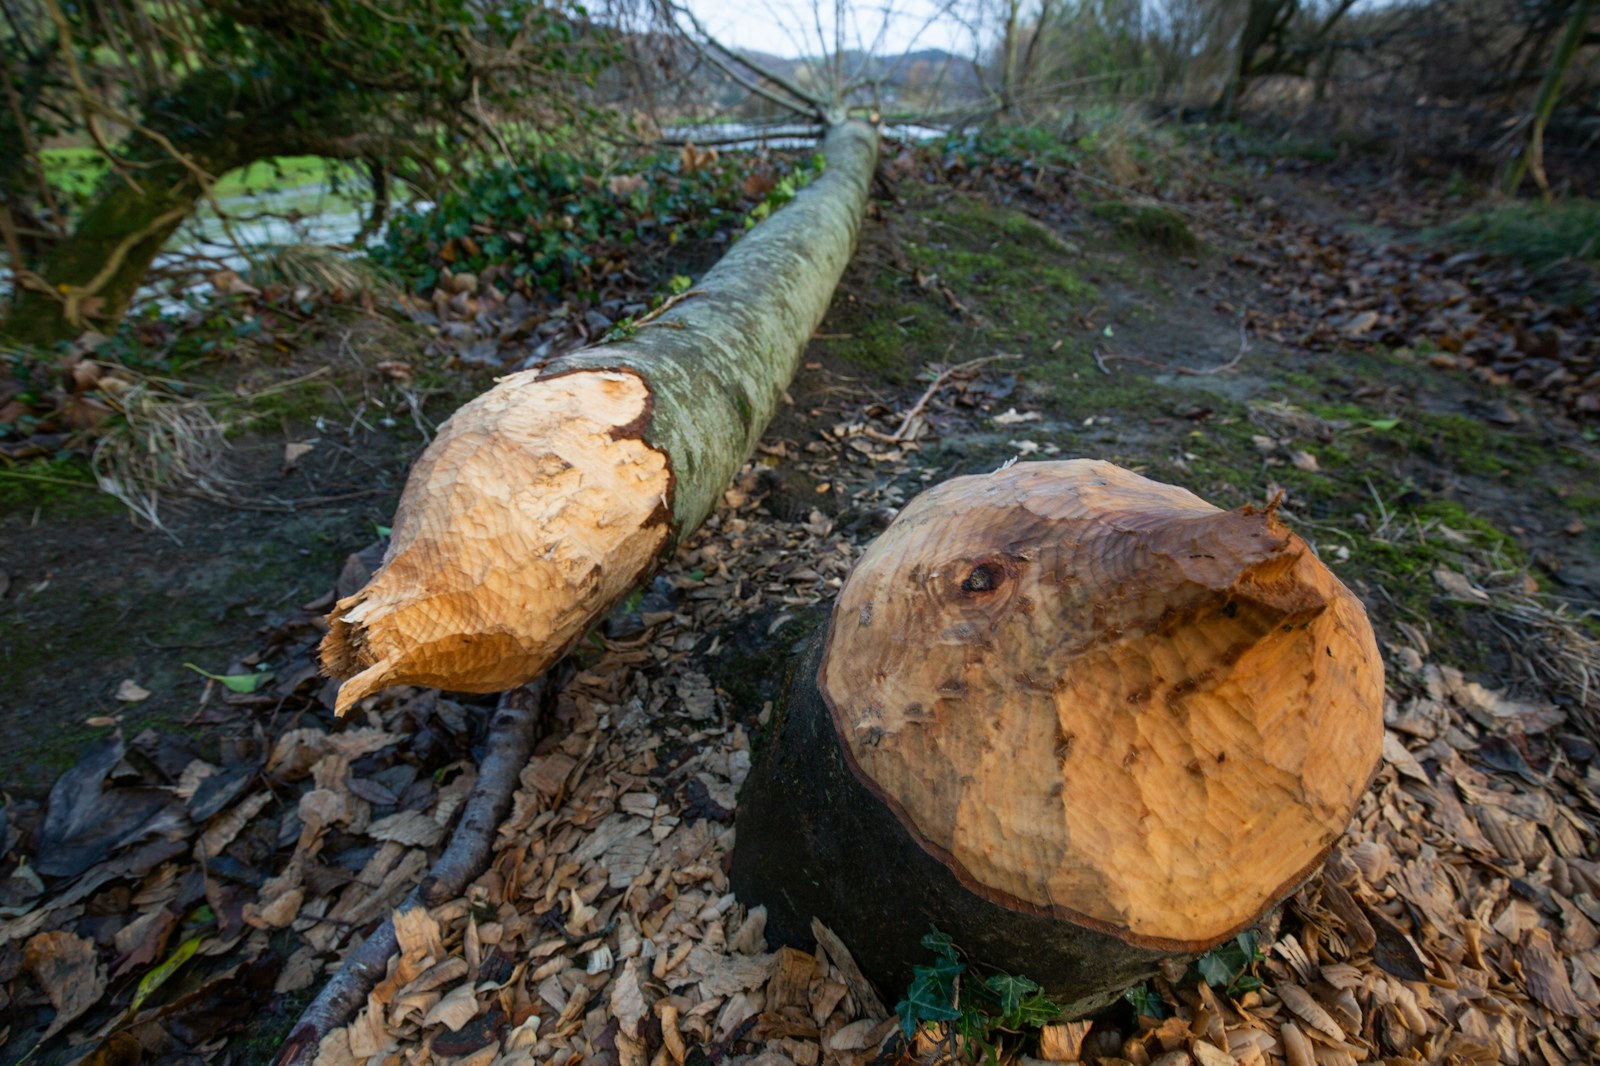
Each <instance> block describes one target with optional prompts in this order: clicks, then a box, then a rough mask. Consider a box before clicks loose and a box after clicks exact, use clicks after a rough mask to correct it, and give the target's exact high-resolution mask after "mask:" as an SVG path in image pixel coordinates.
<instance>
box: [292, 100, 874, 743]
mask: <svg viewBox="0 0 1600 1066" xmlns="http://www.w3.org/2000/svg"><path fill="white" fill-rule="evenodd" d="M877 152H878V134H877V131H876V129H875V128H873V127H871V126H868V125H866V124H864V123H859V122H850V123H845V124H843V125H841V126H838V127H835V128H834V129H833V130H831V131H830V132H829V134H828V137H827V139H826V140H825V142H824V145H823V154H824V158H825V160H826V163H827V166H826V169H825V171H824V172H823V174H822V175H821V176H820V177H818V178H816V179H815V180H814V181H812V182H811V184H810V185H808V186H807V187H806V188H804V189H802V190H801V191H800V193H799V194H798V195H797V196H796V197H795V199H794V200H793V201H792V202H791V203H789V204H788V205H787V206H785V207H784V208H783V209H782V210H780V211H777V212H775V213H774V214H773V215H772V216H771V217H770V218H768V219H767V220H766V221H764V222H762V223H761V225H759V226H757V227H755V228H754V229H753V230H751V231H750V232H749V233H748V234H747V235H745V236H744V237H743V238H742V239H741V240H740V241H739V242H738V244H736V245H735V246H734V247H733V249H732V250H730V251H729V252H728V254H727V255H725V256H724V257H723V258H722V259H721V260H720V261H719V262H718V263H717V265H716V266H715V267H714V268H713V269H712V270H711V271H710V272H709V273H708V274H707V275H706V276H705V277H704V278H702V279H701V280H700V282H699V283H698V284H697V286H696V289H697V292H696V294H695V295H694V296H693V297H692V298H687V299H685V300H683V301H681V302H680V303H678V304H676V305H674V306H673V307H671V309H670V310H667V311H665V312H664V313H663V314H662V315H661V316H660V317H659V318H657V319H655V320H653V321H651V322H650V323H648V324H647V325H646V326H644V327H642V328H641V329H640V330H639V331H638V333H637V335H636V336H635V337H633V338H632V339H630V340H628V341H625V342H621V343H617V344H608V345H601V346H599V347H595V348H591V349H587V350H585V351H582V352H577V353H573V354H572V355H569V356H566V357H564V358H562V359H560V360H558V361H557V362H556V363H554V364H552V365H551V366H548V367H545V368H543V369H540V370H534V371H527V372H525V373H521V374H514V375H512V376H510V377H509V378H505V379H503V380H502V381H501V383H500V384H499V385H498V386H496V388H494V389H493V390H491V391H490V392H488V393H485V394H484V395H483V396H481V397H479V398H478V399H476V400H474V401H472V402H471V403H469V404H467V405H466V406H465V407H463V408H462V409H461V410H460V411H458V412H457V413H456V414H455V415H454V416H453V417H452V418H451V419H450V420H449V422H447V423H446V424H445V426H444V427H443V428H442V429H441V431H440V434H439V437H438V438H437V439H436V440H435V441H434V443H433V444H431V445H430V446H429V448H428V450H427V451H426V452H425V453H424V455H423V457H422V459H421V460H420V461H419V462H418V464H417V466H416V468H415V469H414V470H413V471H412V474H411V478H410V480H409V481H408V482H407V484H406V490H405V494H404V496H403V497H402V499H401V502H400V509H399V513H398V514H397V515H396V517H395V522H394V539H393V542H392V544H391V546H390V549H389V554H388V556H387V558H386V560H385V563H384V565H383V567H382V569H381V570H380V571H379V572H378V574H377V575H376V576H375V577H374V578H373V580H372V582H371V584H369V585H368V586H367V587H366V588H365V589H362V590H361V591H360V592H358V593H357V594H356V595H354V596H352V597H349V598H347V599H344V600H341V601H340V602H339V603H338V605H337V606H336V607H335V608H334V611H333V613H332V615H331V616H330V631H329V633H328V636H327V639H326V641H325V642H324V644H323V663H324V666H325V667H326V668H327V670H328V672H329V673H330V674H332V675H334V676H336V677H340V678H347V679H348V680H346V681H345V683H344V685H343V686H342V688H341V689H340V692H339V699H338V707H339V711H340V712H341V713H343V712H344V711H346V710H348V709H349V707H350V706H351V705H352V704H353V703H354V702H355V701H357V700H359V699H360V698H361V697H362V696H365V695H367V694H369V693H372V692H375V691H377V690H378V689H380V688H383V687H385V686H387V685H396V684H422V685H428V686H432V687H437V688H445V689H454V690H460V691H467V692H494V691H498V690H501V689H506V688H511V687H514V686H516V685H518V684H521V683H522V682H524V681H527V680H529V679H530V678H532V677H535V676H537V675H538V674H539V672H540V671H542V670H544V669H545V668H546V667H547V666H549V664H550V663H552V662H554V661H555V660H556V659H557V658H558V657H559V656H560V655H561V654H562V653H563V652H564V651H565V650H566V649H567V648H569V647H570V646H571V645H572V644H573V643H574V642H575V641H576V640H578V639H579V638H580V637H581V636H582V635H583V633H584V631H585V630H586V629H587V628H588V627H589V626H591V625H592V624H594V622H595V621H597V620H598V619H599V618H601V617H603V616H604V615H605V613H606V612H607V611H608V610H610V609H611V607H612V606H613V605H614V604H615V603H616V602H617V601H618V600H620V599H621V598H622V596H623V595H625V594H626V593H627V591H628V589H629V588H631V587H632V586H633V585H634V584H636V583H637V582H638V581H639V579H640V578H642V577H643V576H644V575H645V573H646V572H648V570H649V569H650V568H651V567H652V566H653V565H654V564H655V562H656V561H657V560H658V559H659V558H660V557H661V556H662V555H663V554H665V553H666V552H669V551H670V550H671V549H672V547H673V546H675V545H676V544H677V543H678V541H679V540H680V539H681V538H683V537H685V536H687V535H689V534H690V533H692V532H693V531H694V530H695V529H696V528H697V527H698V526H699V525H700V523H701V522H703V521H704V520H705V517H706V515H708V514H709V513H710V512H711V509H712V507H713V506H715V504H716V501H717V500H718V499H719V498H720V497H721V495H722V493H723V492H724V491H725V490H726V488H727V485H728V482H729V481H730V480H731V479H732V478H733V476H734V474H735V473H737V471H738V469H739V466H740V465H741V464H742V463H743V462H744V460H745V458H746V457H747V456H748V455H749V454H750V452H751V450H752V449H754V447H755V444H756V441H758V440H759V439H760V437H761V434H762V432H763V431H764V430H765V428H766V425H767V423H768V422H769V421H770V420H771V418H772V415H773V413H774V411H776V409H777V407H778V404H779V403H780V402H781V400H782V397H783V392H784V388H785V386H786V385H787V384H788V382H789V380H790V379H791V378H792V377H793V375H794V372H795V369H796V368H797V367H798V365H799V360H800V355H801V353H802V352H803V351H804V348H805V345H806V342H807V341H808V340H809V338H810V336H811V334H812V332H813V330H815V328H816V326H817V324H818V323H819V322H820V321H821V320H822V316H823V314H824V313H825V312H826V310H827V307H828V303H829V300H830V299H831V297H832V294H833V290H834V287H835V286H836V285H837V284H838V281H839V277H840V275H841V274H842V273H843V272H844V268H845V266H846V264H848V262H849V260H850V256H851V254H852V253H853V251H854V248H855V240H856V234H857V231H858V229H859V227H860V224H861V219H862V216H863V214H864V212H865V208H866V201H867V192H868V187H869V184H870V182H871V177H872V172H873V169H874V166H875V165H876V161H877Z"/></svg>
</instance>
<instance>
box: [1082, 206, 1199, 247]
mask: <svg viewBox="0 0 1600 1066" xmlns="http://www.w3.org/2000/svg"><path fill="white" fill-rule="evenodd" d="M1090 212H1091V213H1092V214H1093V215H1094V216H1095V217H1096V218H1098V219H1102V220H1103V221H1106V222H1110V223H1112V224H1113V225H1114V226H1116V228H1117V231H1118V232H1119V233H1122V234H1124V235H1126V236H1127V237H1129V238H1131V239H1132V240H1134V241H1136V242H1137V243H1139V244H1142V245H1145V246H1147V247H1151V248H1157V249H1160V250H1161V251H1164V252H1169V253H1171V254H1173V255H1193V254H1194V253H1195V252H1196V251H1198V250H1199V248H1200V240H1199V238H1198V237H1196V236H1195V235H1194V231H1193V230H1192V229H1190V228H1189V223H1188V220H1186V219H1185V218H1184V217H1183V215H1182V214H1180V213H1179V212H1178V211H1176V210H1174V209H1172V208H1170V207H1165V206H1163V205H1161V204H1129V203H1123V202H1122V201H1120V200H1112V201H1109V202H1107V203H1101V204H1096V205H1095V206H1094V207H1093V208H1091V209H1090Z"/></svg>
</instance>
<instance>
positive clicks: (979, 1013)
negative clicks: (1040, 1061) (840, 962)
mask: <svg viewBox="0 0 1600 1066" xmlns="http://www.w3.org/2000/svg"><path fill="white" fill-rule="evenodd" d="M922 946H923V947H925V948H927V949H928V950H929V951H931V952H932V953H933V961H932V962H930V963H928V964H926V965H920V966H917V967H915V968H914V969H913V971H912V979H911V985H910V987H908V988H907V989H906V995H905V998H904V999H902V1000H901V1001H900V1002H899V1003H898V1004H896V1005H895V1013H896V1014H898V1015H899V1016H900V1030H901V1033H902V1034H903V1035H904V1036H905V1038H906V1039H907V1040H908V1041H909V1040H911V1039H913V1038H914V1037H915V1036H916V1033H917V1030H918V1029H919V1028H920V1027H922V1026H924V1025H934V1026H942V1027H943V1033H944V1039H946V1040H950V1041H953V1042H954V1043H956V1044H957V1045H959V1046H960V1047H962V1048H963V1049H965V1050H967V1051H970V1052H973V1053H975V1054H980V1055H982V1057H983V1058H984V1059H985V1060H986V1061H987V1062H989V1063H997V1062H999V1061H1000V1047H1001V1043H1002V1042H1003V1041H1005V1040H1007V1039H1008V1038H1015V1037H1019V1036H1021V1035H1023V1034H1026V1033H1028V1032H1029V1031H1031V1030H1037V1029H1038V1028H1039V1027H1040V1026H1042V1025H1046V1024H1048V1023H1049V1022H1052V1021H1054V1020H1055V1019H1056V1018H1059V1017H1060V1016H1061V1014H1062V1007H1061V1005H1060V1004H1058V1003H1056V1002H1055V1001H1054V1000H1052V999H1050V997H1049V996H1047V995H1046V994H1045V992H1044V989H1042V988H1041V987H1040V986H1039V984H1038V982H1036V981H1033V980H1031V979H1029V978H1027V977H1019V976H1015V975H1012V974H1009V973H1004V972H999V973H991V974H988V975H987V976H982V975H979V974H977V973H974V972H972V971H971V970H970V969H969V968H968V966H967V963H966V962H965V961H963V960H962V958H961V955H960V952H959V950H958V949H957V948H956V945H955V943H954V942H953V941H952V940H951V939H950V936H949V935H948V934H946V933H942V932H940V931H939V930H938V929H937V928H933V929H931V930H930V931H929V932H928V934H927V935H926V936H924V937H923V938H922Z"/></svg>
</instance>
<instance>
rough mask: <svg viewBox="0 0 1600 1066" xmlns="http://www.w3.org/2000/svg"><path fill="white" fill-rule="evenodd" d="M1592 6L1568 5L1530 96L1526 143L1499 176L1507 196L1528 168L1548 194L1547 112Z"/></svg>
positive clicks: (1591, 1) (1591, 2) (1587, 2)
mask: <svg viewBox="0 0 1600 1066" xmlns="http://www.w3.org/2000/svg"><path fill="white" fill-rule="evenodd" d="M1594 8H1595V0H1575V2H1574V3H1573V5H1572V15H1571V16H1570V17H1569V18H1568V20H1567V26H1566V29H1565V30H1563V31H1562V33H1561V40H1559V41H1557V42H1556V51H1555V55H1553V56H1552V57H1551V58H1550V67H1549V69H1548V70H1546V71H1545V75H1544V83H1543V84H1541V85H1540V86H1539V95H1538V97H1536V98H1535V99H1534V102H1533V109H1532V110H1531V111H1530V112H1529V115H1528V117H1529V121H1530V123H1531V125H1530V128H1529V130H1528V140H1527V143H1526V145H1525V146H1524V147H1523V150H1522V151H1521V152H1520V153H1518V155H1517V157H1516V158H1515V159H1513V160H1512V161H1511V162H1510V163H1509V164H1508V165H1507V166H1506V171H1505V176H1504V177H1503V178H1502V179H1501V183H1500V188H1501V191H1502V192H1504V193H1505V194H1506V195H1507V196H1515V195H1516V194H1517V188H1518V187H1519V186H1520V185H1521V184H1522V179H1523V178H1524V177H1526V176H1527V175H1528V173H1529V171H1532V173H1533V180H1534V181H1535V182H1536V183H1537V184H1538V186H1539V188H1540V190H1541V191H1543V192H1544V194H1545V195H1546V196H1549V195H1550V179H1549V178H1547V177H1546V176H1545V173H1544V130H1545V127H1546V126H1547V125H1549V123H1550V115H1551V114H1552V113H1553V112H1554V111H1555V109H1556V103H1557V101H1559V100H1560V99H1561V83H1562V82H1564V81H1565V80H1566V77H1567V71H1568V70H1569V69H1570V68H1571V67H1572V57H1573V56H1575V55H1577V54H1578V46H1579V45H1581V44H1582V43H1583V38H1584V34H1585V32H1586V31H1587V30H1588V26H1589V19H1590V18H1592V17H1593V15H1594Z"/></svg>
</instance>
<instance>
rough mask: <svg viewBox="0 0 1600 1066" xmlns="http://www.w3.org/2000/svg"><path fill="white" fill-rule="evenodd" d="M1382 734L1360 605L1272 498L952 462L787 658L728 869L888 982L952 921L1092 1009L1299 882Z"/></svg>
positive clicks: (745, 888) (1354, 793)
mask: <svg viewBox="0 0 1600 1066" xmlns="http://www.w3.org/2000/svg"><path fill="white" fill-rule="evenodd" d="M1383 728H1384V727H1383V666H1382V660H1381V659H1380V657H1379V654H1378V649H1377V644H1376V641H1375V640H1374V638H1373V634H1372V629H1371V626H1370V625H1369V623H1368V621H1367V617H1366V613H1365V611H1364V610H1363V608H1362V606H1361V604H1360V602H1359V601H1358V600H1357V599H1356V598H1355V596H1354V595H1352V594H1351V593H1350V592H1349V591H1348V590H1347V589H1346V588H1345V587H1344V586H1343V585H1342V584H1340V583H1339V581H1338V580H1337V579H1336V578H1335V577H1334V576H1333V575H1332V573H1330V572H1329V571H1328V569H1327V568H1326V567H1325V566H1323V565H1322V563H1321V562H1320V561H1318V560H1317V558H1316V557H1315V556H1314V555H1313V554H1312V552H1311V551H1310V549H1309V547H1308V546H1307V545H1306V543H1305V542H1304V541H1303V540H1301V539H1300V538H1299V537H1298V536H1296V535H1295V534H1293V533H1291V532H1290V531H1289V530H1288V529H1286V528H1285V527H1284V526H1283V524H1282V523H1281V522H1280V521H1279V519H1278V517H1277V515H1276V513H1275V511H1274V509H1272V508H1268V509H1267V510H1265V511H1260V510H1253V509H1251V508H1245V509H1243V510H1240V511H1223V510H1220V509H1218V508H1216V507H1213V506H1212V505H1210V504H1208V503H1206V502H1205V501H1203V500H1201V499H1200V498H1199V497H1197V496H1195V495H1194V494H1192V493H1190V492H1188V491H1186V490H1184V489H1180V488H1175V487H1172V486H1169V485H1162V484H1159V483H1157V482H1153V481H1149V480H1147V479H1145V478H1142V477H1139V476H1138V475H1136V474H1132V473H1129V472H1128V471H1126V470H1123V469H1120V468H1119V467H1116V466H1113V465H1111V464H1109V463H1104V462H1098V461H1093V460H1074V461H1070V462H1051V463H1026V464H1019V465H1015V466H1011V467H1009V468H1006V469H1004V470H1001V471H998V472H996V473H993V474H990V475H987V476H983V477H963V478H957V479H955V480H952V481H949V482H946V483H945V484H943V485H940V486H938V487H936V488H933V489H931V490H929V491H927V492H925V493H923V494H922V495H921V496H919V497H917V498H916V499H915V500H913V501H912V502H911V503H910V504H909V505H908V506H907V507H906V508H905V510H904V511H903V512H902V513H901V514H900V516H899V517H898V518H897V519H896V520H895V521H894V523H893V524H891V525H890V527H889V528H888V530H887V531H885V532H884V534H883V535H882V536H881V537H879V538H878V540H877V541H876V542H875V543H874V544H873V545H872V546H871V547H870V548H868V550H867V552H866V554H865V555H864V556H863V557H862V559H861V561H860V562H859V563H858V564H857V566H856V568H855V570H854V572H853V573H852V574H851V575H850V578H849V580H848V581H847V582H846V583H845V586H844V589H843V590H842V592H841V593H840V595H839V599H838V602H837V603H836V604H835V606H834V610H833V614H832V617H831V619H830V621H829V623H828V627H827V631H826V635H825V638H823V639H820V640H815V641H813V643H812V645H811V647H810V648H809V650H808V652H807V653H806V655H805V657H804V658H803V660H802V661H801V662H800V663H799V665H798V666H797V667H796V668H795V670H794V672H793V674H792V676H791V678H790V680H789V685H788V692H787V696H786V699H785V700H784V701H783V703H782V705H781V706H780V708H779V709H778V712H777V714H776V715H775V717H774V720H773V722H772V723H771V726H770V728H769V730H768V736H767V738H766V740H765V743H764V745H763V746H762V748H761V750H760V751H759V752H758V754H757V758H756V763H755V766H754V768H753V769H752V771H751V774H750V777H749V779H748V781H747V784H746V786H745V794H744V796H742V797H741V799H740V803H739V829H738V845H737V847H736V848H735V853H734V866H733V873H734V887H735V889H736V890H737V891H738V892H739V893H740V896H741V898H742V899H744V901H745V902H746V903H748V904H751V905H755V904H766V905H767V907H768V922H769V925H768V928H769V930H770V931H771V932H772V933H773V934H774V935H775V936H776V937H778V938H779V939H785V940H788V941H790V942H792V943H801V942H804V941H805V940H807V939H808V931H809V925H810V921H811V918H812V916H813V915H814V916H816V917H818V918H820V919H821V920H822V922H823V923H824V924H826V925H828V926H829V927H830V928H832V929H833V930H834V931H835V932H837V933H838V934H839V935H840V936H841V937H842V938H843V939H844V941H845V943H847V944H848V945H850V948H851V950H852V951H853V952H854V953H855V954H856V957H857V961H858V962H860V963H861V964H862V967H863V969H864V970H865V972H867V973H868V975H869V976H872V977H874V979H877V980H880V981H882V982H884V983H886V984H888V985H891V986H892V985H894V984H897V983H900V982H903V981H905V980H906V979H907V978H909V976H910V972H911V967H912V966H913V965H914V964H915V963H917V962H922V961H926V959H925V958H924V955H925V953H924V952H923V951H922V949H921V948H920V947H919V939H920V937H921V936H922V934H924V933H925V932H927V930H928V927H929V925H930V924H934V925H937V926H938V927H939V928H940V929H941V930H942V931H944V932H945V933H948V934H949V935H950V936H951V937H952V939H953V940H954V941H955V943H956V944H958V945H960V946H961V947H962V948H964V949H965V950H966V951H968V952H969V953H970V954H971V956H972V957H973V958H974V959H975V960H977V961H978V962H980V963H984V964H987V965H989V966H993V967H996V968H999V969H1005V970H1009V971H1011V972H1013V973H1023V974H1026V975H1027V976H1029V977H1031V978H1033V979H1034V980H1036V981H1039V982H1040V983H1041V984H1043V985H1044V986H1045V987H1046V988H1047V989H1049V990H1051V991H1052V992H1053V993H1055V994H1056V995H1057V996H1059V997H1063V998H1064V999H1065V1000H1067V1001H1068V1002H1070V1003H1071V1004H1072V1008H1073V1009H1074V1011H1075V1012H1076V1013H1084V1012H1087V1011H1090V1010H1094V1009H1096V1008H1098V1007H1099V1006H1101V1005H1103V1004H1104V1003H1105V1002H1108V1001H1109V1000H1110V999H1112V998H1113V997H1115V996H1116V995H1117V994H1118V993H1119V992H1120V991H1121V990H1122V989H1123V988H1125V987H1127V986H1128V985H1130V984H1132V983H1134V982H1136V981H1138V980H1140V979H1142V978H1143V977H1145V976H1147V975H1148V974H1149V973H1151V972H1152V971H1153V970H1154V968H1155V965H1156V963H1157V962H1159V961H1160V960H1162V959H1164V958H1170V957H1175V956H1189V955H1196V954H1198V953H1200V952H1203V951H1205V950H1207V949H1209V948H1211V947H1214V946H1216V945H1217V944H1220V943H1222V942H1223V941H1225V940H1226V939H1228V938H1229V937H1231V936H1233V935H1234V934H1236V933H1238V932H1239V931H1241V930H1242V929H1244V928H1247V927H1248V926H1250V925H1251V924H1252V923H1254V922H1255V921H1257V920H1258V919H1259V918H1260V917H1261V916H1262V915H1263V914H1265V913H1266V912H1268V911H1270V910H1271V909H1272V908H1273V907H1274V906H1276V905H1277V904H1278V903H1279V902H1281V901H1282V900H1283V899H1284V898H1286V897H1287V896H1288V895H1290V894H1292V893H1293V892H1294V890H1295V889H1296V888H1297V887H1298V886H1299V885H1300V883H1301V882H1302V881H1304V880H1305V878H1307V877H1308V876H1310V874H1311V873H1313V872H1314V871H1315V870H1316V868H1317V867H1318V865H1319V864H1320V863H1321V862H1322V860H1323V858H1324V857H1325V855H1326V854H1327V852H1328V850H1329V848H1330V847H1332V845H1333V842H1334V840H1335V839H1336V838H1337V837H1338V836H1339V835H1340V834H1341V833H1342V832H1343V831H1344V829H1345V827H1346V825H1347V824H1348V822H1349V819H1350V817H1351V816H1352V814H1353V813H1354V811H1355V807H1356V804H1357V802H1358V800H1359V798H1360V796H1361V793H1362V792H1363V791H1364V790H1365V788H1366V786H1367V784H1368V782H1369V781H1370V779H1371V776H1372V774H1373V772H1374V771H1375V769H1376V767H1377V764H1378V760H1379V756H1380V753H1381V751H1382V742H1383Z"/></svg>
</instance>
